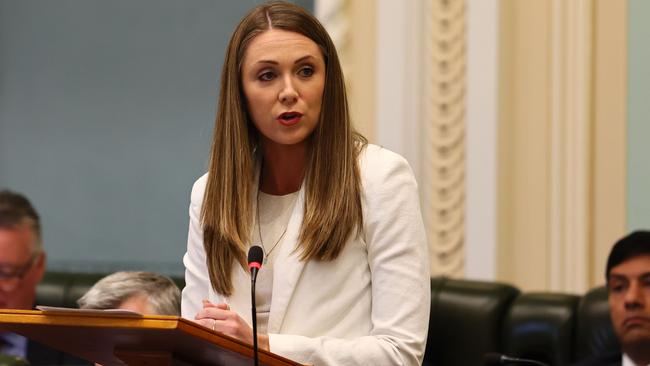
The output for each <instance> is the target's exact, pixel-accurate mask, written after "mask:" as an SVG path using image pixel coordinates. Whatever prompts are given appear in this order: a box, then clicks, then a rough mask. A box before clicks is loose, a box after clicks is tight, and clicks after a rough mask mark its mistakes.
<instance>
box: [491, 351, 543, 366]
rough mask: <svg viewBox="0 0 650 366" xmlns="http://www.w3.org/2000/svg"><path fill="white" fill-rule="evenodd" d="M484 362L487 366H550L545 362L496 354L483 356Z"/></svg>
mask: <svg viewBox="0 0 650 366" xmlns="http://www.w3.org/2000/svg"><path fill="white" fill-rule="evenodd" d="M483 361H484V362H485V365H487V366H500V365H510V364H516V365H536V366H548V365H547V364H545V363H543V362H539V361H536V360H529V359H526V358H517V357H510V356H506V355H503V354H501V353H496V352H488V353H486V354H484V355H483Z"/></svg>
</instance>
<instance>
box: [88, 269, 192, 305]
mask: <svg viewBox="0 0 650 366" xmlns="http://www.w3.org/2000/svg"><path fill="white" fill-rule="evenodd" d="M180 300H181V292H180V290H179V289H178V286H176V284H174V282H173V281H172V280H171V279H170V278H169V277H166V276H163V275H159V274H156V273H152V272H115V273H113V274H111V275H108V276H106V277H104V278H102V279H101V280H99V281H97V283H96V284H95V285H94V286H93V287H92V288H90V290H88V292H86V293H85V294H84V295H83V296H82V297H81V298H80V299H79V300H77V303H78V304H79V307H80V308H82V309H102V310H105V309H125V310H132V311H135V312H137V313H141V314H157V315H180V310H181V302H180Z"/></svg>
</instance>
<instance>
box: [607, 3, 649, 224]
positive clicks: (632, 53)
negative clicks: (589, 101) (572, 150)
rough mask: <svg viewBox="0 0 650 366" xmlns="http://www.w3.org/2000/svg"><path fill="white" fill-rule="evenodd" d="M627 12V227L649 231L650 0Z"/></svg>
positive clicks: (634, 6) (634, 4)
mask: <svg viewBox="0 0 650 366" xmlns="http://www.w3.org/2000/svg"><path fill="white" fill-rule="evenodd" d="M628 15H629V32H628V35H629V39H628V108H627V109H628V120H627V122H628V135H627V136H628V166H627V171H628V174H627V181H628V204H627V207H628V210H627V213H628V228H629V229H630V230H634V229H641V228H645V229H646V230H650V68H649V67H650V66H649V65H650V43H649V42H650V22H648V19H650V1H647V0H629V14H628ZM612 123H615V122H614V121H612Z"/></svg>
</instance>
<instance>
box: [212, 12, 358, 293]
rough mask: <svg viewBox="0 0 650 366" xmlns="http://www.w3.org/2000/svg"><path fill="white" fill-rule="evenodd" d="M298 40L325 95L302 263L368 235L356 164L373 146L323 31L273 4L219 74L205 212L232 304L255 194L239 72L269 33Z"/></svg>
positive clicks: (241, 37)
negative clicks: (318, 64)
mask: <svg viewBox="0 0 650 366" xmlns="http://www.w3.org/2000/svg"><path fill="white" fill-rule="evenodd" d="M271 27H272V28H275V29H282V30H286V31H291V32H296V33H300V34H302V35H304V36H306V37H307V38H310V39H311V40H312V41H314V42H315V43H316V44H317V45H318V46H319V47H320V49H321V51H322V53H323V57H324V59H325V87H324V91H323V101H322V107H321V114H320V118H319V122H318V125H317V127H316V129H315V130H314V132H313V133H312V136H311V137H310V139H311V141H312V143H311V152H310V156H309V162H308V166H307V168H306V172H305V183H304V184H305V207H304V212H305V214H304V218H303V222H302V226H301V232H300V237H299V241H300V242H299V244H298V246H297V247H296V249H299V250H301V256H300V258H301V260H305V261H306V260H325V261H330V260H334V259H336V258H337V257H338V255H339V254H340V253H341V251H342V249H343V247H344V246H345V243H346V241H347V240H348V239H349V238H350V236H351V235H359V233H360V232H361V228H362V227H363V214H362V208H361V178H360V175H359V168H358V163H357V158H358V155H359V153H360V151H361V150H362V149H363V148H364V147H365V145H366V143H367V141H366V139H365V138H364V137H363V136H361V135H360V134H358V133H356V132H355V131H354V130H353V128H352V126H351V122H350V116H349V109H348V102H347V96H346V92H345V82H344V79H343V72H342V71H341V65H340V63H339V59H338V56H337V53H336V49H335V47H334V44H333V42H332V40H331V39H330V37H329V35H328V34H327V31H325V28H323V26H322V25H321V24H320V22H318V20H317V19H316V18H314V17H313V16H312V15H310V14H309V13H308V12H306V11H305V10H304V9H302V8H300V7H299V6H297V5H293V4H291V3H287V2H282V1H273V2H269V3H265V4H262V5H259V6H257V7H255V8H254V9H253V10H251V11H250V12H249V13H248V14H247V15H246V16H245V17H244V18H243V19H242V20H241V22H240V23H239V25H238V26H237V28H236V29H235V31H234V33H233V35H232V38H231V39H230V43H229V45H228V50H227V52H226V57H225V61H224V64H223V69H222V72H221V92H220V95H219V107H218V111H217V118H216V122H215V129H214V135H213V138H212V149H211V153H210V163H209V165H210V166H209V173H210V174H209V176H208V181H207V185H206V188H205V195H204V198H203V206H202V210H201V224H202V226H203V245H204V247H205V252H206V256H207V265H208V268H209V272H210V281H211V283H212V287H213V288H214V290H215V291H216V292H218V293H220V294H222V295H225V296H230V295H232V292H233V284H232V279H231V272H232V268H233V265H235V263H239V264H240V265H241V266H242V267H244V268H245V267H246V251H247V249H248V246H249V243H250V235H251V228H252V226H253V214H252V213H253V197H254V196H253V193H254V192H252V191H253V186H254V183H255V182H254V181H253V179H254V176H255V161H256V159H257V157H256V152H255V150H256V147H257V145H258V142H259V138H258V132H257V130H256V128H255V127H254V125H253V123H252V121H251V120H250V117H249V115H248V112H247V110H246V100H245V97H244V96H243V88H242V85H241V77H240V70H241V64H242V60H243V58H244V52H245V51H246V48H247V46H248V44H249V43H250V41H251V40H252V39H253V38H254V37H255V36H257V35H259V34H260V33H262V32H265V31H267V30H268V29H271Z"/></svg>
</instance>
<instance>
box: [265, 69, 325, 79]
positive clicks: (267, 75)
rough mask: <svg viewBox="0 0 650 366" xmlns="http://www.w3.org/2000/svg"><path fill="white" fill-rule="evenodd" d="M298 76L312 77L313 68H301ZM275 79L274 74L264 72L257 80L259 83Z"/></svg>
mask: <svg viewBox="0 0 650 366" xmlns="http://www.w3.org/2000/svg"><path fill="white" fill-rule="evenodd" d="M298 75H299V76H300V77H305V78H308V77H310V76H312V75H314V68H312V67H309V66H308V67H303V68H301V69H300V70H298ZM275 77H276V74H275V72H273V71H266V72H263V73H261V74H260V75H259V76H258V77H257V78H258V79H259V80H260V81H271V80H273V79H275Z"/></svg>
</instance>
